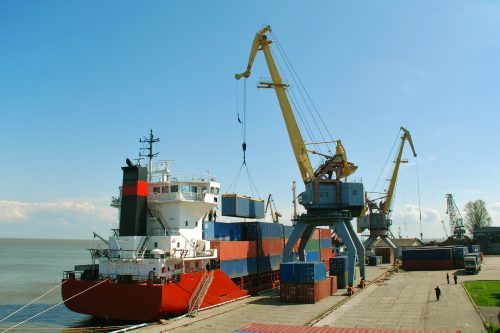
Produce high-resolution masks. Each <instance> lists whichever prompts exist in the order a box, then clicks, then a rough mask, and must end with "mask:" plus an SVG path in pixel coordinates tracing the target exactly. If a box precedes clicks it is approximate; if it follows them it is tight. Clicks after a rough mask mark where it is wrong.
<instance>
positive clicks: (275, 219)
mask: <svg viewBox="0 0 500 333" xmlns="http://www.w3.org/2000/svg"><path fill="white" fill-rule="evenodd" d="M268 210H269V213H270V214H271V219H272V220H273V223H278V222H279V218H280V217H281V214H280V213H278V210H277V209H276V205H275V204H274V199H273V196H272V194H269V196H268V197H267V204H266V209H265V211H264V214H266V213H267V211H268Z"/></svg>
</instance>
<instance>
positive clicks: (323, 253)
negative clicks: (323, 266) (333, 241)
mask: <svg viewBox="0 0 500 333" xmlns="http://www.w3.org/2000/svg"><path fill="white" fill-rule="evenodd" d="M319 255H320V260H321V261H324V260H326V261H329V260H328V259H330V258H333V250H332V249H320V250H319Z"/></svg>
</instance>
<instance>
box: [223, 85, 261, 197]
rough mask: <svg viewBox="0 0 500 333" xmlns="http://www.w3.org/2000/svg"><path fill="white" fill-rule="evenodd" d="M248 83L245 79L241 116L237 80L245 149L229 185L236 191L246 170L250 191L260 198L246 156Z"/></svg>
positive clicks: (230, 188) (239, 118)
mask: <svg viewBox="0 0 500 333" xmlns="http://www.w3.org/2000/svg"><path fill="white" fill-rule="evenodd" d="M246 100H247V83H246V80H244V81H243V110H242V115H241V117H240V113H239V96H238V81H236V114H237V119H238V123H239V124H240V126H241V136H242V144H241V149H242V151H243V162H242V164H241V166H240V169H239V170H238V173H237V174H236V177H235V179H234V180H233V182H232V183H231V184H230V185H229V187H228V192H227V193H230V192H236V188H237V187H238V182H239V179H240V177H241V173H242V171H243V170H245V172H246V175H247V178H248V183H249V187H250V193H251V195H252V197H254V196H255V195H254V190H255V194H256V195H257V197H258V198H259V199H260V194H259V191H258V190H257V187H256V186H255V183H254V181H253V178H252V176H251V174H250V170H249V169H248V165H247V157H246V151H247V103H246Z"/></svg>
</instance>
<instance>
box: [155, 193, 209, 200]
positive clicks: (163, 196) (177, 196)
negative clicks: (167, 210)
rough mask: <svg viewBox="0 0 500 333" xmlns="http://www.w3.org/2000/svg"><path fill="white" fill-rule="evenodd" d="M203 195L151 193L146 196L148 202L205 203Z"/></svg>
mask: <svg viewBox="0 0 500 333" xmlns="http://www.w3.org/2000/svg"><path fill="white" fill-rule="evenodd" d="M205 196H206V195H205V194H204V193H194V192H173V193H151V194H149V195H148V201H160V202H168V201H184V200H186V201H205Z"/></svg>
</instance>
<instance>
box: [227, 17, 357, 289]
mask: <svg viewBox="0 0 500 333" xmlns="http://www.w3.org/2000/svg"><path fill="white" fill-rule="evenodd" d="M271 33H272V30H271V27H270V26H266V27H264V28H263V29H261V30H259V31H258V32H257V34H256V35H255V38H254V40H253V44H252V48H251V51H250V57H249V59H248V65H247V68H246V70H245V71H244V72H243V73H240V74H236V75H235V78H236V79H237V80H239V79H241V78H248V77H250V74H251V69H252V66H253V63H254V60H255V57H256V55H257V52H258V51H262V52H263V53H264V56H265V59H266V63H267V66H268V69H269V72H270V74H271V82H260V83H259V86H258V87H259V88H274V90H275V92H276V95H277V97H278V101H279V104H280V107H281V112H282V115H283V119H284V121H285V125H286V128H287V131H288V136H289V138H290V143H291V146H292V149H293V152H294V155H295V159H296V161H297V165H298V167H299V170H300V174H301V176H302V180H303V181H304V184H305V191H304V192H302V193H301V194H299V196H298V201H299V203H300V204H302V205H303V206H304V208H305V209H306V211H307V212H306V213H304V214H301V215H299V216H297V218H296V219H295V220H294V229H293V232H292V234H291V235H290V237H289V239H288V242H287V244H286V245H285V248H284V251H283V262H290V261H294V257H293V254H292V249H293V247H294V246H295V244H297V242H298V241H299V240H300V245H299V248H298V255H299V260H300V261H305V247H306V244H307V242H308V241H309V239H310V238H311V236H312V234H313V232H314V229H315V228H316V227H317V226H329V227H330V228H333V229H335V230H336V232H337V234H339V236H340V237H341V238H342V239H343V241H344V244H345V245H346V247H347V249H348V260H349V271H348V283H349V284H350V285H352V284H353V283H354V275H355V274H354V270H355V267H356V257H358V260H359V264H360V274H361V276H365V249H364V247H363V244H362V243H361V241H360V240H359V238H358V236H357V235H356V232H355V231H354V229H353V227H352V225H351V218H352V217H357V216H359V214H360V212H361V210H362V209H363V206H364V197H363V193H364V190H363V184H362V183H355V182H347V181H345V180H346V179H347V177H348V176H349V175H351V174H352V173H353V172H354V171H356V169H357V166H356V165H354V164H353V163H351V162H348V161H347V158H346V152H345V149H344V147H343V146H342V143H341V142H340V140H336V141H335V142H336V143H337V146H336V151H335V155H333V156H328V155H325V154H321V153H317V152H315V151H311V150H308V149H306V143H305V142H304V140H303V138H302V135H301V133H300V130H299V127H298V124H297V121H296V120H295V116H294V112H293V110H292V107H291V105H290V101H289V99H288V96H287V88H288V85H287V84H285V83H283V80H282V79H281V76H280V73H279V72H278V69H277V67H276V63H275V61H274V59H273V56H272V53H271V50H270V45H271V43H272V40H270V38H269V35H270V34H271ZM309 153H312V154H317V155H320V156H322V157H323V158H324V161H323V162H322V163H321V165H320V166H319V167H318V168H317V169H316V170H313V167H312V165H311V162H310V159H309V155H308V154H309ZM342 179H344V181H341V180H342Z"/></svg>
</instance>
